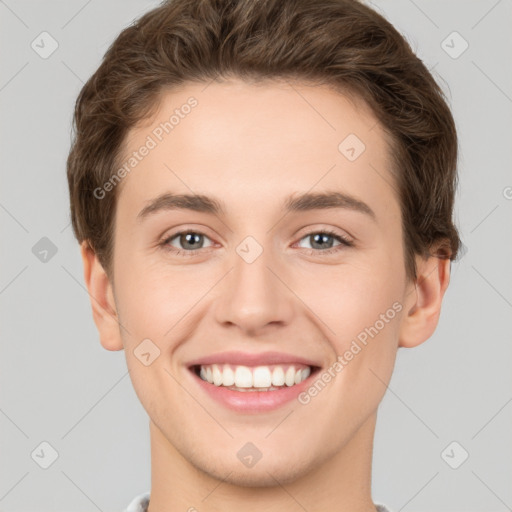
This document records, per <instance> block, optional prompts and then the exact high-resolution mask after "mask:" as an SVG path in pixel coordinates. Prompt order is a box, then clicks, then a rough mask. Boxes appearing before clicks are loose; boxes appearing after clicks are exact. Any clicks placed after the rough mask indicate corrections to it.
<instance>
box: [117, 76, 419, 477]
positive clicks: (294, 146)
mask: <svg viewBox="0 0 512 512" xmlns="http://www.w3.org/2000/svg"><path fill="white" fill-rule="evenodd" d="M190 97H193V98H195V100H194V101H189V102H188V103H187V101H188V100H189V98H190ZM187 104H188V105H193V106H191V107H190V108H188V107H184V105H187ZM176 109H178V112H177V113H176V116H175V118H174V119H173V120H172V121H171V123H173V126H172V129H169V125H165V124H163V125H162V124H161V123H165V122H166V121H169V118H170V116H171V115H172V114H173V112H175V110H176ZM162 126H164V127H166V128H167V131H168V133H167V132H166V131H165V129H164V128H162ZM159 128H160V129H159ZM148 137H149V138H151V140H152V141H153V142H154V143H155V144H153V143H152V142H150V139H149V138H148ZM159 139H161V140H159ZM144 145H145V146H146V147H148V146H149V147H150V149H149V150H148V151H144V150H142V151H139V148H141V147H142V146H144ZM125 150H126V152H125V156H126V160H128V158H129V157H130V155H133V152H134V151H138V152H139V156H140V159H139V158H138V157H137V158H138V160H137V163H136V165H134V166H133V168H132V169H131V170H130V172H129V173H127V175H126V176H125V177H124V178H123V180H122V182H121V183H120V184H119V185H118V187H119V189H118V190H117V193H118V194H119V195H118V203H117V214H116V220H115V240H114V259H113V263H114V265H113V268H114V272H113V278H112V280H113V283H112V284H113V286H114V298H115V307H116V310H117V315H118V319H119V322H120V324H121V325H122V326H123V329H121V332H120V336H121V338H120V339H122V344H123V346H124V349H125V354H126V360H127V364H128V367H129V370H130V376H131V379H132V382H133V385H134V388H135V391H136V393H137V395H138V396H139V398H140V400H141V403H142V405H143V406H144V408H145V409H146V411H147V413H148V414H149V416H150V418H151V421H152V423H153V425H155V426H156V427H157V428H158V430H159V431H160V432H161V435H162V438H163V439H165V440H166V441H168V443H169V446H171V447H172V450H173V451H175V453H179V454H180V455H181V456H182V457H184V458H185V459H186V460H187V461H189V462H190V463H191V464H192V465H193V466H195V467H196V468H198V469H200V470H202V471H203V472H205V473H207V474H209V475H211V476H214V477H216V478H218V479H225V478H226V475H227V474H229V477H228V478H227V480H228V481H230V482H232V483H238V484H244V485H249V486H256V485H265V484H267V485H271V484H272V485H273V484H274V481H273V480H272V477H270V476H269V474H271V475H273V477H275V478H276V479H277V480H279V481H280V482H283V483H284V482H288V481H291V480H293V479H296V478H298V477H300V476H301V475H305V474H307V473H308V472H309V471H311V470H312V468H315V467H318V466H319V465H321V464H322V463H323V462H325V461H327V460H328V459H330V458H332V457H333V456H335V455H336V454H338V453H341V451H342V450H343V448H344V447H345V446H347V445H348V444H349V443H350V442H351V440H352V439H353V438H354V436H355V435H356V433H357V431H358V430H359V429H360V427H361V426H362V425H364V424H365V423H366V422H367V421H368V420H369V418H371V417H372V415H374V413H375V411H376V409H377V406H378V404H379V402H380V400H381V398H382V396H383V394H384V392H385V385H384V384H383V382H388V380H389V378H390V376H391V373H392V369H393V365H394V361H395V356H396V351H397V347H398V341H399V332H400V328H401V323H402V320H403V318H404V315H405V312H406V311H407V309H408V304H409V301H410V299H411V295H412V294H411V288H410V284H409V283H408V282H407V281H406V275H405V265H404V259H403V245H402V231H401V215H400V206H399V203H398V200H397V197H396V195H395V190H394V186H392V184H393V178H392V176H391V173H390V169H389V165H388V155H389V151H390V149H389V146H388V144H387V142H386V138H385V134H384V132H383V130H382V129H381V127H380V125H379V124H378V123H377V121H376V119H375V118H374V116H373V115H372V113H371V111H370V110H369V109H368V108H367V107H365V105H364V104H363V103H360V102H356V103H352V102H351V101H350V100H349V99H348V98H347V97H345V96H343V95H341V94H340V93H337V92H334V91H332V90H330V89H328V88H326V87H323V86H316V87H311V86H306V85H303V84H302V85H301V84H294V85H293V86H291V85H289V84H285V83H280V84H277V83H270V82H268V83H264V84H259V85H253V84H247V83H243V82H241V81H237V80H233V81H229V82H223V83H212V84H210V85H208V86H207V87H206V84H187V85H186V86H183V87H182V88H181V89H179V90H174V91H172V92H167V93H166V94H165V95H164V96H163V99H162V102H161V104H160V107H159V111H158V113H157V114H156V116H155V117H153V118H152V119H150V120H146V121H145V122H144V123H143V124H141V125H139V126H138V127H137V128H136V129H133V130H132V131H131V132H130V134H129V136H128V137H127V140H126V145H125ZM141 153H146V154H145V155H144V156H141ZM184 195H187V196H191V197H189V198H188V199H187V198H183V197H182V198H179V197H178V196H184ZM413 289H414V287H413ZM143 340H145V341H143ZM214 363H215V365H214ZM201 375H202V377H201ZM377 376H378V377H377ZM204 379H208V380H210V381H213V382H208V381H205V380H204ZM233 386H235V388H233ZM326 440H329V442H326ZM259 457H261V458H259ZM258 458H259V460H257V459H258ZM254 461H256V463H254Z"/></svg>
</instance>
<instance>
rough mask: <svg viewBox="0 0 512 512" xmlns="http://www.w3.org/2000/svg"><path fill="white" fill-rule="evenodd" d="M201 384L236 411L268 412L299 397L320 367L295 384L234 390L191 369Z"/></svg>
mask: <svg viewBox="0 0 512 512" xmlns="http://www.w3.org/2000/svg"><path fill="white" fill-rule="evenodd" d="M189 371H190V373H191V374H192V376H193V378H194V379H195V380H196V382H197V383H198V384H199V386H200V387H201V388H202V389H203V390H204V391H205V392H206V393H207V394H208V395H210V396H211V397H212V398H213V399H214V400H216V401H217V402H219V403H220V404H222V405H224V406H225V407H227V408H228V409H231V410H233V411H236V412H245V413H248V412H254V413H259V412H267V411H272V410H274V409H278V408H279V407H282V406H283V405H285V404H287V403H288V402H291V401H292V400H294V399H297V396H298V395H299V394H300V393H302V392H303V391H305V390H306V389H307V388H308V387H309V386H310V385H311V378H312V377H313V376H316V373H317V371H318V369H316V370H315V371H313V372H311V374H310V375H309V376H308V378H307V379H306V380H303V381H302V382H300V383H299V384H295V385H293V386H284V387H283V388H281V389H277V390H274V391H234V390H232V389H228V388H227V387H224V386H215V385H214V384H210V383H209V382H206V381H205V380H203V379H201V377H199V376H198V375H196V373H195V372H194V370H192V369H189Z"/></svg>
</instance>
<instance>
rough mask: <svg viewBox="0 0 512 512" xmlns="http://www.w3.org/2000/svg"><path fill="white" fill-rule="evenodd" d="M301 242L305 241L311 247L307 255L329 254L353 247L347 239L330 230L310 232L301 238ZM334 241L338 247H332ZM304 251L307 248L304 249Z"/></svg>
mask: <svg viewBox="0 0 512 512" xmlns="http://www.w3.org/2000/svg"><path fill="white" fill-rule="evenodd" d="M302 240H307V241H308V243H309V244H310V246H311V248H310V249H309V251H307V252H308V254H319V253H322V255H324V254H331V253H334V252H338V251H339V250H342V249H343V247H352V246H353V245H354V244H353V242H352V241H351V240H349V239H348V238H346V237H344V236H343V235H339V234H338V233H335V232H334V231H330V230H322V231H312V232H311V233H308V234H307V235H306V236H304V237H302V238H301V241H302ZM335 240H337V241H338V242H339V243H338V245H333V243H334V241H335ZM299 243H300V242H299ZM306 249H308V248H307V247H306Z"/></svg>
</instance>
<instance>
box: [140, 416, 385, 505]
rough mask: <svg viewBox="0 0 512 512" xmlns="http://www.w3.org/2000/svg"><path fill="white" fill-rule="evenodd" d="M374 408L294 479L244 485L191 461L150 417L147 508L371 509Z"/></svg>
mask: <svg viewBox="0 0 512 512" xmlns="http://www.w3.org/2000/svg"><path fill="white" fill-rule="evenodd" d="M375 422H376V413H375V414H373V415H371V416H370V417H369V418H368V419H367V421H366V422H365V423H364V424H363V425H362V426H361V428H360V429H359V430H358V431H357V432H356V433H355V434H354V436H353V437H352V438H351V440H350V441H349V443H347V444H346V445H345V446H344V447H343V449H341V450H340V451H339V452H337V453H336V454H335V455H334V456H333V457H331V458H329V459H327V460H324V461H322V462H321V463H319V464H318V465H317V467H315V468H314V469H312V470H311V471H309V472H307V473H305V474H303V476H301V477H299V478H298V479H296V480H294V481H292V482H288V483H285V484H281V483H280V482H278V481H275V482H274V485H270V486H267V487H243V486H239V485H235V484H232V483H230V482H229V474H228V475H227V476H226V478H225V480H224V481H222V480H218V479H217V478H214V477H212V476H211V475H209V474H207V473H205V472H204V471H202V470H200V469H198V468H196V467H194V466H193V465H192V464H190V462H189V461H187V460H186V459H185V458H183V456H182V455H181V454H180V453H179V452H178V451H177V450H176V449H175V447H174V446H173V445H171V444H170V443H169V441H168V440H167V439H166V438H165V436H164V435H163V434H162V432H161V430H160V429H159V428H158V427H157V426H156V425H155V424H154V423H153V422H152V421H150V437H151V499H150V504H149V508H148V512H164V511H165V512H175V511H187V512H214V511H215V512H217V511H219V510H222V512H234V511H237V512H238V511H240V510H244V511H247V512H256V511H258V512H259V511H261V509H262V507H264V509H265V511H266V512H278V511H279V512H283V511H285V512H295V511H297V512H303V511H304V510H307V511H308V512H320V511H325V510H330V511H333V512H375V510H376V509H375V505H374V504H373V502H372V499H371V466H372V451H373V436H374V432H375Z"/></svg>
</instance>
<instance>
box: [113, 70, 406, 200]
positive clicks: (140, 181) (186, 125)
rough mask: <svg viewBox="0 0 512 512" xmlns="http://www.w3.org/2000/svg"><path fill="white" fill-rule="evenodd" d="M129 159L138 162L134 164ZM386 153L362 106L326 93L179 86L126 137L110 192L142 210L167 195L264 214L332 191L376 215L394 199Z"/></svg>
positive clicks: (236, 83) (278, 85) (286, 85)
mask: <svg viewBox="0 0 512 512" xmlns="http://www.w3.org/2000/svg"><path fill="white" fill-rule="evenodd" d="M144 147H148V148H150V149H149V150H147V151H146V150H144V151H140V150H141V149H143V148H144ZM134 152H138V153H141V152H144V154H145V156H143V157H141V156H140V154H139V155H137V160H136V161H135V160H134V159H135V157H134V156H133V155H134ZM389 155H390V146H389V139H388V137H387V136H386V133H385V132H384V130H383V129H382V127H381V125H380V124H379V123H378V121H377V119H376V118H375V116H374V115H373V113H372V111H371V110H370V109H369V108H368V107H367V105H366V104H365V103H364V102H363V101H362V100H358V99H357V97H356V98H354V97H353V96H352V97H348V96H346V95H344V94H341V93H339V92H336V91H334V90H332V89H331V88H329V87H326V86H318V85H316V86H311V85H305V84H300V83H293V82H260V83H247V82H243V81H240V80H231V81H227V82H220V83H219V82H213V83H210V84H205V83H200V84H199V83H187V84H184V85H182V86H180V87H179V88H177V89H173V90H169V91H166V92H164V93H163V94H162V95H161V98H160V102H159V105H158V110H157V111H156V114H155V115H153V116H152V118H151V119H146V120H144V121H143V122H141V123H139V125H138V126H136V127H135V128H133V129H132V130H131V131H130V132H129V134H128V136H127V137H126V140H125V142H124V146H123V153H122V158H121V165H123V164H127V163H128V160H129V159H131V160H132V163H133V164H134V165H133V166H131V168H130V171H129V172H128V173H127V176H126V178H124V179H123V180H122V182H121V184H120V187H119V190H118V191H117V192H118V194H119V197H120V203H121V202H123V198H124V200H126V201H129V202H130V203H134V202H136V203H138V204H139V205H142V206H143V204H142V203H143V202H144V201H147V200H148V199H150V198H151V197H154V196H156V195H158V194H161V193H162V192H167V191H173V192H176V193H198V194H208V195H212V196H215V197H219V198H222V197H226V198H228V199H229V203H230V204H232V205H233V206H237V205H238V206H240V207H245V208H250V207H251V205H252V206H256V205H258V206H261V205H262V204H263V203H265V204H266V205H267V206H268V207H271V206H272V203H273V201H274V200H278V199H279V198H282V197H284V196H286V197H288V196H289V193H290V191H298V192H306V191H309V190H311V191H315V192H316V191H321V190H322V189H329V190H331V189H333V188H335V189H338V190H344V191H346V192H349V193H352V195H356V196H361V195H364V196H365V200H367V201H368V202H371V203H374V204H375V205H376V209H377V210H378V209H379V207H378V204H379V203H382V201H383V200H384V201H385V200H386V199H387V200H388V202H389V200H391V201H393V200H395V202H396V197H395V191H394V185H393V179H392V177H391V175H390V171H389V163H388V161H389ZM125 167H127V168H128V167H130V166H125ZM227 201H228V200H227ZM383 206H384V205H383ZM397 206H398V205H395V207H397Z"/></svg>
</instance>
